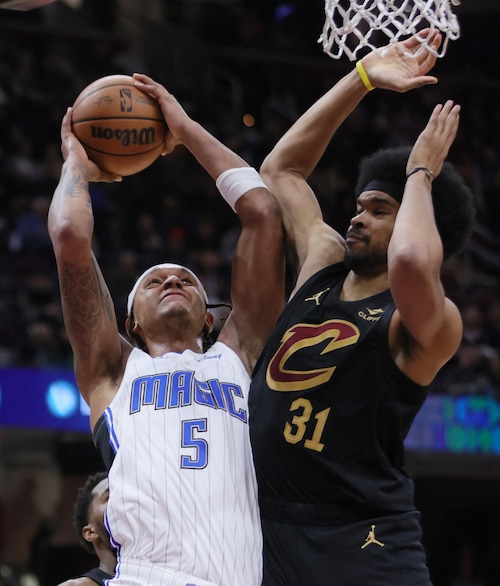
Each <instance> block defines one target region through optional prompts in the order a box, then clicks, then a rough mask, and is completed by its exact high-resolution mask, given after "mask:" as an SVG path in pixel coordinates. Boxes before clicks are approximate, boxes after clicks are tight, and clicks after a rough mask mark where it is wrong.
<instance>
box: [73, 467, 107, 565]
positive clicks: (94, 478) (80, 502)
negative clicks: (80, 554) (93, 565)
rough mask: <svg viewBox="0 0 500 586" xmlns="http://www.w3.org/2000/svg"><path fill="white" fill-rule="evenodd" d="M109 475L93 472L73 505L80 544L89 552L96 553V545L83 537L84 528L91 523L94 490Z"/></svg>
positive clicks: (80, 489)
mask: <svg viewBox="0 0 500 586" xmlns="http://www.w3.org/2000/svg"><path fill="white" fill-rule="evenodd" d="M107 477H108V473H107V472H97V473H96V474H91V475H90V476H89V477H88V478H87V480H86V482H85V484H84V485H83V486H82V487H80V488H79V489H78V496H77V498H76V501H75V504H74V507H73V525H74V527H75V529H76V530H77V532H78V539H79V542H80V545H81V546H82V547H83V548H84V549H85V550H87V551H88V552H89V553H92V554H95V550H94V546H93V545H92V544H91V543H89V542H88V541H87V540H86V539H84V538H83V535H82V530H83V528H84V527H85V525H88V523H89V508H90V503H91V502H92V491H93V490H94V488H95V487H96V486H97V485H98V484H99V482H101V481H102V480H104V479H105V478H107Z"/></svg>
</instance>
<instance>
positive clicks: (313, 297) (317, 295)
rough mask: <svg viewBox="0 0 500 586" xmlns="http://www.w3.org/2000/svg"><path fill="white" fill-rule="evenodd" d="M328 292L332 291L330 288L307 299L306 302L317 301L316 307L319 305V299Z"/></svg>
mask: <svg viewBox="0 0 500 586" xmlns="http://www.w3.org/2000/svg"><path fill="white" fill-rule="evenodd" d="M327 291H330V287H328V289H323V291H320V292H319V293H315V294H314V295H312V296H311V297H306V298H305V299H304V301H316V305H319V298H320V297H321V296H322V295H323V293H326V292H327Z"/></svg>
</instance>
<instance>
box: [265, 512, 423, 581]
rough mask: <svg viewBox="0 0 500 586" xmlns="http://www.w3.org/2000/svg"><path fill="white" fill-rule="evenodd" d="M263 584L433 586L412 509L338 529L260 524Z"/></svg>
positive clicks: (417, 522)
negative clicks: (262, 552) (262, 534)
mask: <svg viewBox="0 0 500 586" xmlns="http://www.w3.org/2000/svg"><path fill="white" fill-rule="evenodd" d="M262 528H263V532H264V580H263V583H262V584H263V586H432V584H431V581H430V577H429V570H428V568H427V563H426V557H425V551H424V548H423V546H422V543H421V537H422V530H421V526H420V514H419V513H418V512H417V511H411V512H408V513H403V514H397V515H389V516H384V517H378V518H374V519H367V520H363V521H356V522H354V523H349V524H347V525H342V526H334V527H331V526H330V527H325V526H318V525H316V526H305V525H298V524H287V523H283V522H282V520H280V521H277V520H269V519H263V520H262Z"/></svg>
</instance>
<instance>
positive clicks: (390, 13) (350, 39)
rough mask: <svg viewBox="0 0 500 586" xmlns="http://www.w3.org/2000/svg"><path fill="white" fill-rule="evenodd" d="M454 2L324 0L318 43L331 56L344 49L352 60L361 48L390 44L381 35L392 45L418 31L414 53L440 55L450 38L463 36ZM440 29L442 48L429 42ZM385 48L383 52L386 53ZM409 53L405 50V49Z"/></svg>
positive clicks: (337, 56)
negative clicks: (321, 27)
mask: <svg viewBox="0 0 500 586" xmlns="http://www.w3.org/2000/svg"><path fill="white" fill-rule="evenodd" d="M451 4H453V5H455V6H456V5H458V4H460V1H459V0H451V1H450V0H325V17H326V18H325V24H324V26H323V32H322V34H321V36H320V38H319V39H318V43H322V44H323V50H324V52H325V53H327V54H328V55H329V56H330V57H332V58H334V59H339V58H340V57H341V55H342V54H343V53H345V54H346V55H347V57H348V58H349V60H350V61H355V60H356V59H357V58H358V57H357V54H358V52H359V51H361V50H362V49H365V48H369V49H372V50H375V51H376V50H379V47H380V46H382V45H384V46H386V45H387V42H386V41H384V42H381V40H380V35H384V36H385V37H387V38H388V39H389V45H391V44H393V43H396V42H398V41H400V40H402V38H403V37H407V36H412V35H415V36H416V37H417V38H418V40H419V41H420V42H421V43H422V46H421V47H420V49H419V50H418V51H417V52H416V53H412V54H408V56H410V57H415V56H416V55H417V54H418V53H420V52H421V51H423V50H425V49H427V50H429V51H431V52H432V53H433V54H434V55H436V56H437V57H442V56H443V55H444V54H445V53H446V49H447V46H448V41H450V40H451V41H454V40H456V39H458V38H459V36H460V27H459V24H458V20H457V17H456V16H455V14H453V11H452V8H451ZM424 28H427V29H430V31H431V34H429V35H426V36H423V35H422V36H419V31H422V29H424ZM436 30H439V31H440V32H441V33H442V34H443V39H444V40H443V42H442V44H441V47H440V48H439V50H436V49H435V48H433V47H431V46H429V45H427V44H426V38H429V39H431V38H432V36H433V35H432V33H433V32H435V31H436ZM383 53H384V52H383V51H382V56H383ZM405 54H406V52H405Z"/></svg>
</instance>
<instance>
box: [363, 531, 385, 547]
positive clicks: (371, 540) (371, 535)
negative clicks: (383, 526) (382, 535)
mask: <svg viewBox="0 0 500 586" xmlns="http://www.w3.org/2000/svg"><path fill="white" fill-rule="evenodd" d="M370 543H374V544H375V545H379V546H380V547H384V545H385V543H382V542H381V541H379V540H378V539H376V538H375V525H372V528H371V529H370V531H368V537H367V538H366V540H365V542H364V543H363V545H362V546H361V549H365V547H367V546H368V545H370Z"/></svg>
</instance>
